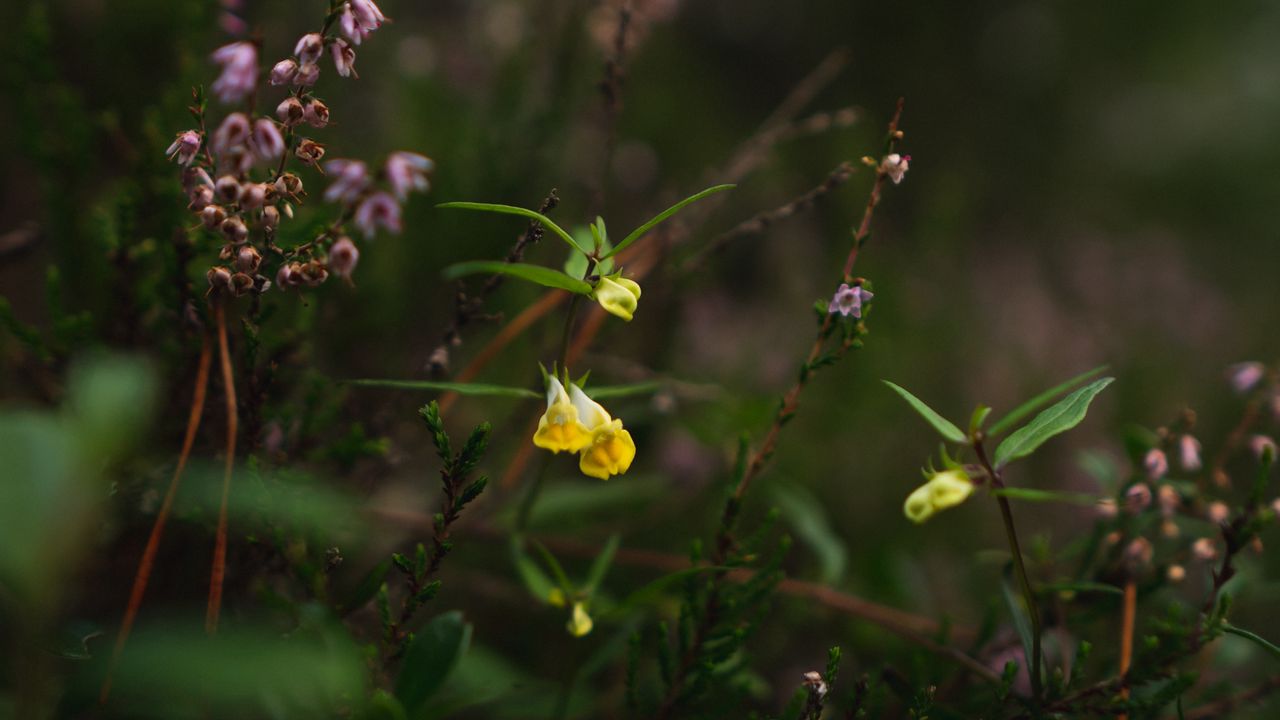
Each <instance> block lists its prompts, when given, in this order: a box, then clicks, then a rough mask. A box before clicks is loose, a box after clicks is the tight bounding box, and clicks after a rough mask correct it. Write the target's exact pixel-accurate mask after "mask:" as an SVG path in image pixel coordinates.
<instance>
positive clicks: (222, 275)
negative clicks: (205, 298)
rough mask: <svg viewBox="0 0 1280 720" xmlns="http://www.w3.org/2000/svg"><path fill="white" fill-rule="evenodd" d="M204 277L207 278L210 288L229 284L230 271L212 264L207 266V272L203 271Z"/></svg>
mask: <svg viewBox="0 0 1280 720" xmlns="http://www.w3.org/2000/svg"><path fill="white" fill-rule="evenodd" d="M205 277H206V278H208V279H209V287H212V288H219V287H227V286H229V285H231V271H230V270H228V269H226V268H224V267H218V266H214V267H211V268H209V272H207V273H205Z"/></svg>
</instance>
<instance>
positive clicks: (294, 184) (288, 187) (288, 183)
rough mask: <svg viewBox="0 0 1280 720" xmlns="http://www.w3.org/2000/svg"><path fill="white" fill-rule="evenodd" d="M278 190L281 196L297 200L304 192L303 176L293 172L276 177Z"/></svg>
mask: <svg viewBox="0 0 1280 720" xmlns="http://www.w3.org/2000/svg"><path fill="white" fill-rule="evenodd" d="M275 188H276V192H277V193H279V194H280V196H281V197H286V198H289V199H290V200H296V199H297V198H298V196H299V195H301V194H303V193H302V178H300V177H298V176H297V175H294V174H293V173H285V174H283V175H281V176H280V177H279V178H277V179H276V183H275Z"/></svg>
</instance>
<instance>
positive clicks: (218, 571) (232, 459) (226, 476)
mask: <svg viewBox="0 0 1280 720" xmlns="http://www.w3.org/2000/svg"><path fill="white" fill-rule="evenodd" d="M213 314H214V318H215V320H216V322H217V325H218V358H219V360H220V362H221V364H222V388H223V394H224V395H225V396H226V401H227V446H226V455H227V459H226V466H225V470H224V471H223V475H222V503H221V505H220V506H219V508H218V530H217V534H216V535H215V536H214V545H213V568H212V570H211V571H210V572H209V606H208V608H207V609H206V611H205V618H204V629H205V632H207V633H208V634H210V635H214V634H216V633H217V632H218V615H219V613H221V611H222V581H223V578H224V577H225V576H226V572H227V497H228V496H229V495H230V494H231V471H232V470H233V469H235V464H236V433H237V425H236V420H237V419H236V414H237V407H236V384H235V377H234V375H233V373H232V371H231V351H230V350H229V349H228V347H227V314H226V298H224V297H217V298H214V303H213Z"/></svg>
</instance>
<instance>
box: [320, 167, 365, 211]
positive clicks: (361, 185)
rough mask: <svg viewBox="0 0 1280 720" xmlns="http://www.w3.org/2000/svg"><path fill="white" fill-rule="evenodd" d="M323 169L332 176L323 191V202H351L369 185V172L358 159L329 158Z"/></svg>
mask: <svg viewBox="0 0 1280 720" xmlns="http://www.w3.org/2000/svg"><path fill="white" fill-rule="evenodd" d="M324 170H325V172H326V173H328V174H329V177H330V178H332V182H331V183H330V185H329V187H327V188H325V191H324V199H325V202H342V203H353V202H355V201H356V200H358V199H359V198H360V195H361V193H363V192H364V189H365V188H366V187H367V186H368V185H369V172H368V170H367V169H366V168H365V164H364V163H363V162H361V161H359V160H343V159H341V158H339V159H335V160H330V161H329V162H327V163H325V164H324Z"/></svg>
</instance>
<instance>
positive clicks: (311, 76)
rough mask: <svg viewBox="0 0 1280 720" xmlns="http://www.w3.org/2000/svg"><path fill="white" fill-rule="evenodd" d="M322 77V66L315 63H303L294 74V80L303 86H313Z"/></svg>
mask: <svg viewBox="0 0 1280 720" xmlns="http://www.w3.org/2000/svg"><path fill="white" fill-rule="evenodd" d="M319 79H320V66H319V65H317V64H315V63H303V64H302V65H299V66H298V72H297V73H295V74H294V76H293V82H294V84H296V85H301V86H303V87H311V86H312V85H315V84H316V81H317V80H319Z"/></svg>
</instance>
